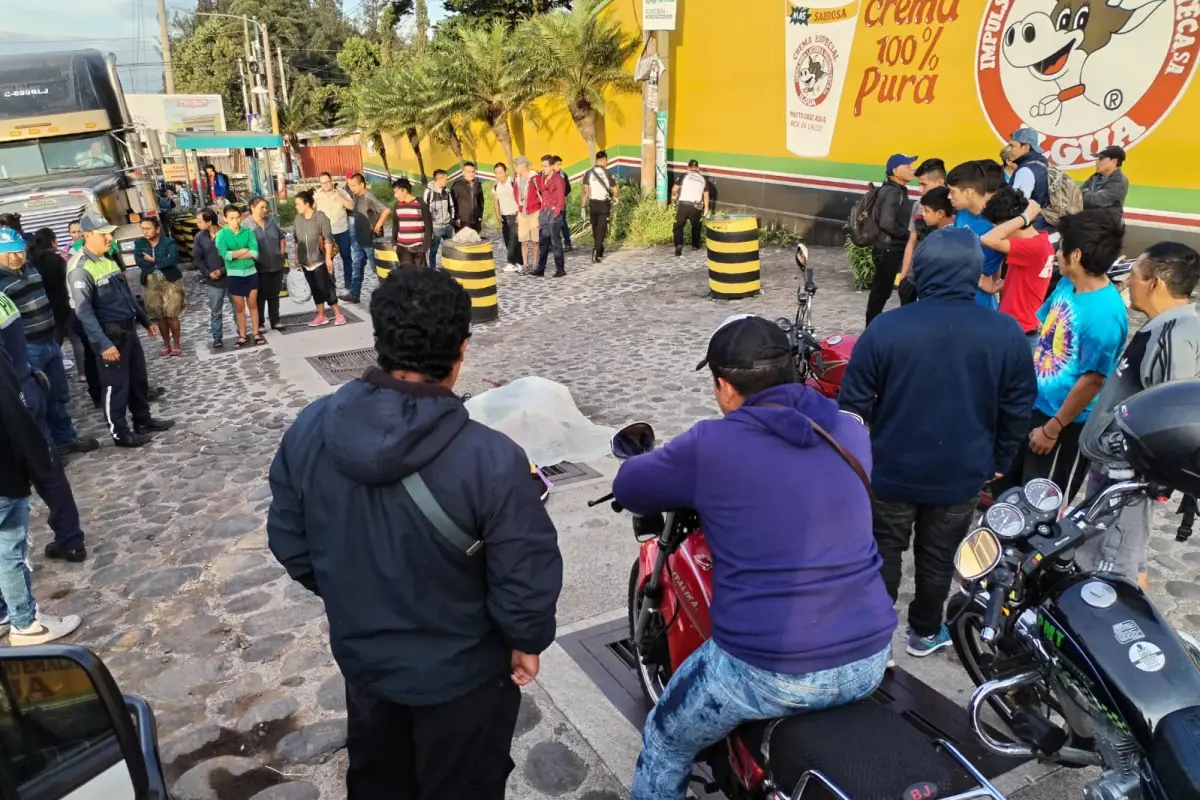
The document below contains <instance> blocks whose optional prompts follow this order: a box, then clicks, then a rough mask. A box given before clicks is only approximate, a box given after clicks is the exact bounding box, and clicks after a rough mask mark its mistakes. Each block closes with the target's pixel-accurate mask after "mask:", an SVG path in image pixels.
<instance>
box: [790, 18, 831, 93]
mask: <svg viewBox="0 0 1200 800" xmlns="http://www.w3.org/2000/svg"><path fill="white" fill-rule="evenodd" d="M834 50H835V48H834V46H833V42H832V41H830V40H829V37H827V36H822V35H821V34H817V35H815V36H810V37H808V38H807V39H805V40H804V41H802V42H801V43H800V44H798V45H797V46H796V50H795V61H796V72H795V75H794V80H793V85H794V87H795V90H796V97H797V98H798V99H799V100H800V102H801V103H803V104H804V105H806V106H809V107H815V106H819V105H821V103H824V102H825V98H827V97H829V90H830V89H832V88H833V70H834V68H835V63H834V58H833V53H834Z"/></svg>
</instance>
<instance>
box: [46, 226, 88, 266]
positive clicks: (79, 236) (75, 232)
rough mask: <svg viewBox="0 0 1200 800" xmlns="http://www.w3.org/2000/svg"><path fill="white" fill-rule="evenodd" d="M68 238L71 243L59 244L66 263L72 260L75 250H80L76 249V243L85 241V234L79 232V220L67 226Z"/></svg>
mask: <svg viewBox="0 0 1200 800" xmlns="http://www.w3.org/2000/svg"><path fill="white" fill-rule="evenodd" d="M35 235H36V234H35ZM67 237H68V238H69V239H70V241H68V242H61V243H60V244H59V252H60V253H62V257H63V260H64V261H66V260H67V259H68V258H70V257H71V253H73V252H75V250H77V249H78V248H76V247H75V243H76V242H82V241H83V233H82V232H81V231H80V230H79V221H78V220H76V221H74V222H71V223H69V224H68V225H67Z"/></svg>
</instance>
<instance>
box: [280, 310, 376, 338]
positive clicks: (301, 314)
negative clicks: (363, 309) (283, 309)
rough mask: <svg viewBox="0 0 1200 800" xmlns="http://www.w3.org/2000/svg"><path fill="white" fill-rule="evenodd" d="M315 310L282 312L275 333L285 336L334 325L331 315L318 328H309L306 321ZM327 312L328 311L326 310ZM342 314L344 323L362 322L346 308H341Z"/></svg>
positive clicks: (309, 320)
mask: <svg viewBox="0 0 1200 800" xmlns="http://www.w3.org/2000/svg"><path fill="white" fill-rule="evenodd" d="M315 313H316V310H315V309H314V310H312V311H297V312H296V313H294V314H284V315H283V316H281V317H280V318H279V329H278V330H276V331H275V333H281V334H284V335H285V336H286V335H287V334H289V333H303V332H304V331H311V330H326V329H328V328H332V327H334V324H333V317H332V316H331V317H330V318H329V322H327V323H325V324H324V325H322V326H321V327H320V328H310V327H308V323H310V322H312V319H313V315H314V314H315ZM326 313H328V312H326ZM342 314H343V315H344V316H345V317H346V324H347V325H349V324H352V323H355V322H362V318H361V317H359V316H358V315H357V314H355V313H354V312H353V311H351V310H350V309H348V308H343V309H342Z"/></svg>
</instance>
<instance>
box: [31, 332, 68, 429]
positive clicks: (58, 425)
mask: <svg viewBox="0 0 1200 800" xmlns="http://www.w3.org/2000/svg"><path fill="white" fill-rule="evenodd" d="M29 366H31V367H33V368H34V369H36V370H38V371H39V372H44V373H46V377H47V378H49V379H50V396H49V397H47V398H46V423H47V424H48V425H49V426H50V435H51V436H53V437H54V445H55V446H56V447H70V446H71V445H73V444H75V443H76V442H78V441H79V434H77V433H76V432H75V423H73V422H71V412H70V411H68V410H67V404H68V403H70V402H71V385H70V384H69V383H67V370H66V368H65V367H64V366H63V354H62V348H61V347H59V346H58V342H56V341H54V340H53V339H50V340H49V341H45V342H30V343H29Z"/></svg>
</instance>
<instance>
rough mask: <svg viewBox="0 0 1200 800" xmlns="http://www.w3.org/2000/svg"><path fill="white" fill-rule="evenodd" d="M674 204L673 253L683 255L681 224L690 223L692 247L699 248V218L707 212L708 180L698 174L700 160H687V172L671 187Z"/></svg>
mask: <svg viewBox="0 0 1200 800" xmlns="http://www.w3.org/2000/svg"><path fill="white" fill-rule="evenodd" d="M671 199H672V200H674V201H676V203H677V204H678V205H676V206H675V255H677V256H681V255H683V226H684V225H686V224H687V223H689V222H690V223H692V249H693V250H699V249H700V226H701V224H702V223H701V218H702V217H703V216H704V215H707V214H708V180H707V179H706V178H705V177H704V176H703V175H701V174H700V162H699V161H697V160H696V159H694V158H693V159H692V160H691V161H689V162H688V168H687V172H685V173H684V174H683V177H681V178H680V179H679V180H678V181H676V182H675V185H674V186H673V187H671Z"/></svg>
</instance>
